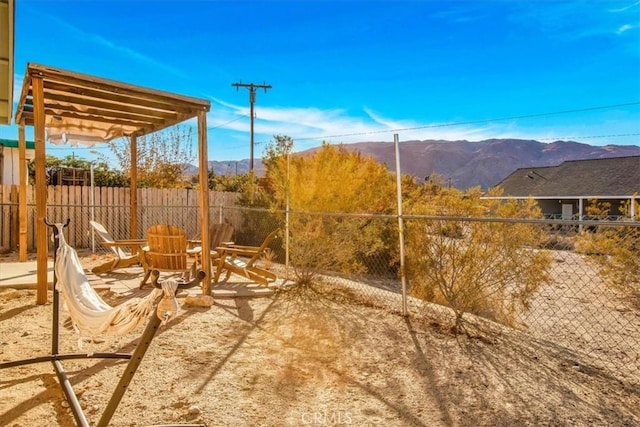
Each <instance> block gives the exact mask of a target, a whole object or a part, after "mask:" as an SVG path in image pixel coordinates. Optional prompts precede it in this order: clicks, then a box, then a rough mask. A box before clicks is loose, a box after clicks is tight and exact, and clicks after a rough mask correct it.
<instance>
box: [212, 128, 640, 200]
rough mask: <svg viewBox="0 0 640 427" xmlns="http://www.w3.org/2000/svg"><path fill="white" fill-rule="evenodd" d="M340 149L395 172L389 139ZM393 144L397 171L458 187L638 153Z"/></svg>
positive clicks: (228, 169) (233, 166)
mask: <svg viewBox="0 0 640 427" xmlns="http://www.w3.org/2000/svg"><path fill="white" fill-rule="evenodd" d="M342 147H344V148H345V149H346V150H348V151H357V152H360V154H362V155H363V156H372V157H373V158H375V159H376V160H377V161H378V162H380V163H382V164H384V165H386V166H387V168H388V169H389V170H390V171H392V172H395V170H396V160H395V146H394V143H393V142H357V143H351V144H342ZM398 147H399V153H400V169H401V172H402V174H403V175H411V176H414V177H416V178H417V179H418V180H424V179H426V178H427V177H429V176H432V175H433V174H437V175H439V176H440V177H441V178H442V179H443V181H444V182H445V183H448V185H451V186H453V187H455V188H459V189H468V188H471V187H474V186H481V187H482V188H483V189H486V188H489V187H493V186H495V185H497V184H498V183H500V181H502V180H503V179H504V178H506V177H507V176H508V175H510V174H511V173H512V172H513V171H515V170H516V169H518V168H524V167H542V166H557V165H559V164H560V163H562V162H564V161H566V160H586V159H600V158H610V157H625V156H640V146H637V145H605V146H593V145H589V144H584V143H580V142H575V141H555V142H551V143H542V142H540V141H535V140H524V139H487V140H484V141H477V142H471V141H443V140H424V141H403V142H400V143H399V145H398ZM317 150H319V148H312V149H309V150H306V151H302V152H298V153H296V155H311V154H313V153H314V152H315V151H317ZM254 166H255V170H256V173H257V174H258V176H261V175H262V174H263V173H264V168H263V167H262V162H261V161H260V159H256V160H255V161H254ZM638 167H640V159H639V164H638ZM209 168H210V169H211V168H213V170H214V171H215V173H216V174H222V175H228V174H236V173H237V174H242V173H245V172H248V170H249V160H248V159H246V160H240V161H226V162H224V161H223V162H220V161H210V162H209Z"/></svg>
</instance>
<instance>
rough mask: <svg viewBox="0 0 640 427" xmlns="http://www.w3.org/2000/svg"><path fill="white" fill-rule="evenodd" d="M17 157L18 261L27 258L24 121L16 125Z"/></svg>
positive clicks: (25, 142)
mask: <svg viewBox="0 0 640 427" xmlns="http://www.w3.org/2000/svg"><path fill="white" fill-rule="evenodd" d="M18 158H19V160H18V162H19V165H18V173H19V174H20V181H19V183H20V189H19V192H18V194H19V198H18V215H19V219H18V221H19V222H18V226H19V229H20V232H19V240H18V250H19V255H18V256H19V258H18V259H19V260H20V262H25V261H26V260H27V141H26V139H25V136H24V122H21V123H20V126H19V127H18Z"/></svg>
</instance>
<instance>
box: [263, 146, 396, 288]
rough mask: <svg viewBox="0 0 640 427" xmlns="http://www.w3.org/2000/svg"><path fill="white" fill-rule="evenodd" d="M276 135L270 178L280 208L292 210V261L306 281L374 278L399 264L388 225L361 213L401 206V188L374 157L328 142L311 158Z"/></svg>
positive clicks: (270, 154)
mask: <svg viewBox="0 0 640 427" xmlns="http://www.w3.org/2000/svg"><path fill="white" fill-rule="evenodd" d="M292 144H293V142H292V141H291V140H290V139H289V138H287V137H282V136H276V142H275V143H274V145H272V146H271V147H269V148H268V149H267V154H268V161H266V162H265V165H266V167H267V171H266V176H267V180H268V187H269V190H270V192H271V195H272V197H273V201H274V202H273V206H274V207H275V208H277V209H279V210H284V209H287V207H288V208H289V210H290V212H291V215H290V217H289V236H290V245H289V247H290V261H291V266H292V267H293V269H294V272H295V274H296V277H297V280H298V281H299V282H301V283H302V282H305V283H306V282H309V281H311V280H312V279H313V277H314V276H315V275H316V274H317V273H319V272H327V271H331V272H341V273H356V274H361V273H372V272H376V273H377V272H379V270H380V269H384V268H386V269H391V270H392V269H393V268H394V266H395V265H396V264H397V260H398V256H397V237H396V234H394V233H393V232H392V231H391V230H390V227H389V220H383V219H378V218H375V219H373V218H372V217H371V216H362V214H367V215H369V214H388V213H391V212H393V211H394V210H395V209H394V207H395V202H394V201H395V183H394V180H393V176H392V175H391V174H389V171H388V170H387V169H386V168H385V167H384V165H381V164H379V163H377V162H376V161H375V160H374V159H373V158H371V157H365V156H361V155H360V154H358V153H351V152H348V151H347V150H345V149H344V148H343V147H340V146H332V145H328V144H323V146H322V147H321V148H320V149H319V150H318V151H316V152H315V153H313V154H312V155H308V156H299V155H293V154H291V147H292Z"/></svg>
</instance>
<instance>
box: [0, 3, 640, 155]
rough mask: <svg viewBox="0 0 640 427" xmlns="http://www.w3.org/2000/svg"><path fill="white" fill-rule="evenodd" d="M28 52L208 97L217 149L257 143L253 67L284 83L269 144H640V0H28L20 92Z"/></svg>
mask: <svg viewBox="0 0 640 427" xmlns="http://www.w3.org/2000/svg"><path fill="white" fill-rule="evenodd" d="M28 62H33V63H38V64H43V65H49V66H54V67H59V68H64V69H68V70H73V71H77V72H82V73H87V74H94V75H97V76H100V77H105V78H109V79H115V80H121V81H124V82H127V83H132V84H137V85H142V86H146V87H151V88H155V89H161V90H166V91H170V92H175V93H179V94H183V95H189V96H195V97H200V98H206V99H208V100H210V101H211V111H210V113H209V115H208V118H207V124H208V127H209V129H208V139H209V149H208V151H209V158H210V160H241V159H246V158H248V157H249V153H250V148H249V129H250V122H249V95H248V91H247V90H246V89H240V90H236V88H234V87H232V83H235V82H240V81H242V82H243V83H259V84H262V83H267V84H270V85H271V86H272V88H271V89H270V90H269V91H268V92H266V93H265V92H264V91H259V92H258V93H257V97H256V104H255V107H256V109H255V114H256V117H255V142H256V145H255V149H254V150H255V156H256V157H260V156H261V154H262V152H263V150H264V144H265V143H266V142H267V141H269V140H272V139H273V135H275V134H284V135H288V136H291V137H292V138H293V139H294V149H295V150H296V151H302V150H305V149H308V148H311V147H315V146H318V145H320V144H321V143H322V141H328V142H331V143H341V142H344V143H351V142H359V141H393V134H394V133H398V134H399V137H400V140H401V141H404V140H412V139H421V140H423V139H446V140H458V139H466V140H470V141H479V140H483V139H487V138H526V139H538V140H540V141H542V142H552V141H554V140H557V139H573V140H576V141H579V142H584V143H588V144H592V145H606V144H619V145H626V144H633V145H640V1H639V0H630V1H540V0H537V1H531V2H525V1H500V0H492V1H482V0H478V1H444V2H439V1H417V0H415V1H391V0H388V1H357V0H352V1H348V0H346V1H276V0H273V1H259V2H253V1H242V0H241V1H213V0H211V1H189V0H186V1H169V0H156V1H152V0H147V1H142V0H140V1H124V0H123V1H110V2H99V1H89V0H86V1H74V0H63V1H56V0H46V1H45V0H16V35H15V89H14V91H15V93H16V97H17V95H18V94H19V93H20V88H21V87H22V78H23V75H24V71H25V68H26V64H27V63H28ZM625 104H626V105H625ZM615 105H618V107H611V106H615ZM600 107H605V108H600ZM14 112H15V110H14ZM560 112H564V113H561V114H555V113H560ZM547 113H550V114H547ZM551 113H553V114H551ZM27 137H28V138H29V137H30V136H29V134H27ZM0 138H17V128H16V127H15V126H10V127H6V126H4V127H0ZM194 145H195V144H194ZM47 152H48V153H49V154H53V155H55V156H58V157H64V156H65V155H67V154H69V153H71V152H73V153H74V154H75V155H77V156H81V157H83V158H86V159H92V158H93V157H95V156H93V155H92V154H91V151H90V150H89V149H86V148H74V149H72V150H71V149H61V148H58V147H56V146H49V145H48V146H47Z"/></svg>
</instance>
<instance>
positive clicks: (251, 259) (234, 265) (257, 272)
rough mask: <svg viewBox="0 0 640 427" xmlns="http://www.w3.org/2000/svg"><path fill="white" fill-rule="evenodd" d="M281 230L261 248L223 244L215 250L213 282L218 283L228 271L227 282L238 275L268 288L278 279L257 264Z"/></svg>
mask: <svg viewBox="0 0 640 427" xmlns="http://www.w3.org/2000/svg"><path fill="white" fill-rule="evenodd" d="M279 231H280V230H279V229H277V230H274V231H272V232H271V233H270V234H269V235H268V236H267V237H266V238H265V239H264V241H263V242H262V244H261V245H260V246H242V245H235V244H232V243H229V244H223V245H221V246H218V247H217V248H215V251H216V253H217V257H216V258H215V259H213V258H212V262H213V263H214V264H215V266H216V271H215V273H214V277H213V281H214V282H215V283H217V282H218V279H219V278H220V275H221V274H222V272H223V271H226V275H225V278H224V279H223V281H226V280H228V279H229V277H230V276H231V273H235V274H238V275H240V276H242V277H245V278H247V279H249V280H252V281H254V282H256V283H258V284H260V285H263V286H267V285H268V284H269V283H270V282H273V281H275V280H276V279H277V276H276V274H275V273H273V272H271V271H269V270H266V269H264V268H261V267H258V266H256V262H257V261H259V260H260V258H262V257H263V256H264V254H265V252H266V250H267V248H268V247H269V244H270V243H271V241H272V240H273V239H274V238H275V237H276V236H277V235H278V233H279Z"/></svg>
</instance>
